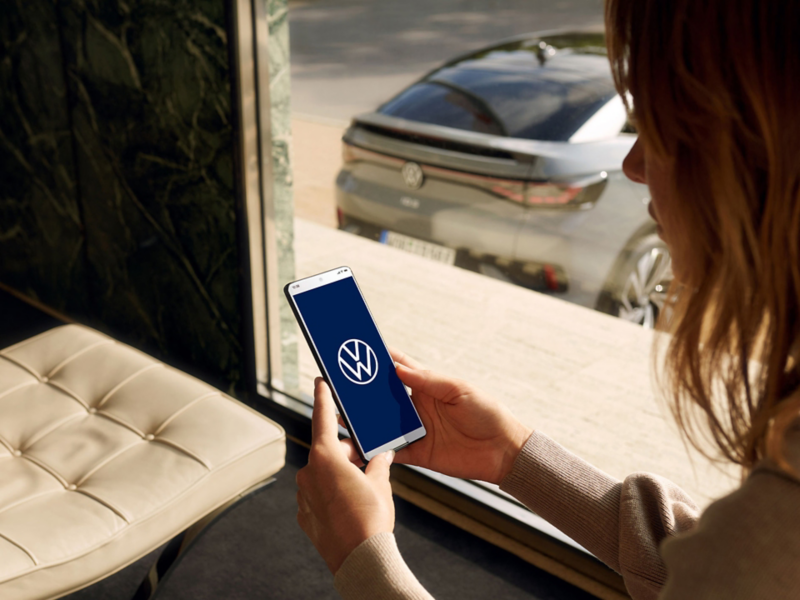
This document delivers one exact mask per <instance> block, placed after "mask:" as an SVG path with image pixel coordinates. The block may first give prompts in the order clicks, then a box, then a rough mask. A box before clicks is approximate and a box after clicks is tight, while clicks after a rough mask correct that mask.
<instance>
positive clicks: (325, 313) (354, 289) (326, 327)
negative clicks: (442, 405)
mask: <svg viewBox="0 0 800 600" xmlns="http://www.w3.org/2000/svg"><path fill="white" fill-rule="evenodd" d="M348 272H349V270H348ZM331 273H333V272H331ZM312 279H314V278H309V280H312ZM287 289H288V288H287ZM291 299H293V300H294V303H295V307H296V310H297V312H298V313H299V315H298V316H299V317H300V319H301V326H302V325H304V326H305V330H306V333H307V335H308V337H309V338H310V341H311V344H312V346H313V347H312V350H315V351H316V354H317V356H318V360H319V361H320V362H322V366H323V367H324V370H325V371H326V373H327V379H328V381H329V382H330V383H331V386H332V387H333V391H334V393H335V395H336V396H337V398H338V399H339V402H340V404H341V407H340V408H341V410H342V412H343V413H344V416H345V419H346V420H347V421H349V423H350V426H351V433H352V434H353V435H354V437H355V438H356V440H357V442H358V444H359V445H360V446H361V449H362V451H363V454H364V455H365V456H366V457H367V459H369V458H371V457H372V456H374V455H377V454H379V453H381V452H385V451H387V450H391V449H393V448H397V447H399V446H401V445H405V444H406V443H409V442H411V441H414V440H415V439H419V438H420V437H422V436H423V435H424V434H425V430H424V428H422V421H421V420H420V418H419V415H418V414H417V411H416V409H415V408H414V405H413V404H412V402H411V398H410V397H409V395H408V392H407V391H406V388H405V386H404V385H403V382H401V381H400V378H399V377H398V376H397V373H396V372H395V367H394V361H393V360H392V357H391V355H390V354H389V351H388V350H387V349H386V345H385V344H384V342H383V339H382V338H381V335H380V333H379V332H378V328H377V326H376V325H375V322H374V321H373V319H372V315H371V314H370V312H369V309H368V308H367V305H366V302H365V301H364V298H363V296H362V295H361V291H360V290H359V288H358V286H357V285H356V282H355V279H354V278H353V277H352V276H346V277H343V278H341V279H338V280H337V281H333V282H331V283H326V284H324V285H319V286H318V287H314V288H312V289H309V290H308V291H302V292H300V293H292V294H291ZM404 438H405V440H404Z"/></svg>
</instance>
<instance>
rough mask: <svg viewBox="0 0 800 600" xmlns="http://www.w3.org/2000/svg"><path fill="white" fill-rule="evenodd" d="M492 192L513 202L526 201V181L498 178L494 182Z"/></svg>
mask: <svg viewBox="0 0 800 600" xmlns="http://www.w3.org/2000/svg"><path fill="white" fill-rule="evenodd" d="M491 190H492V192H494V193H495V194H497V195H498V196H503V197H504V198H506V199H507V200H512V201H513V202H520V203H522V202H525V183H524V182H522V181H507V180H497V182H496V183H493V184H492V187H491Z"/></svg>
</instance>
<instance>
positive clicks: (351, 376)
mask: <svg viewBox="0 0 800 600" xmlns="http://www.w3.org/2000/svg"><path fill="white" fill-rule="evenodd" d="M338 358H339V369H341V371H342V375H344V376H345V377H347V379H348V381H352V382H353V383H355V384H356V385H366V384H368V383H371V382H372V381H374V379H375V376H376V375H377V374H378V357H377V356H376V355H375V351H374V350H373V349H372V348H371V347H370V346H369V344H367V343H366V342H363V341H361V340H357V339H351V340H347V341H346V342H344V343H343V344H342V345H341V346H339V357H338Z"/></svg>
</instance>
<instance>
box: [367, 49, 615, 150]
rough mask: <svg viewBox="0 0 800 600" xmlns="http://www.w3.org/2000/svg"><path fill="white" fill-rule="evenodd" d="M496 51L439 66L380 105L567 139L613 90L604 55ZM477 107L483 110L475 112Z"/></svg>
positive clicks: (405, 113) (410, 114) (421, 116)
mask: <svg viewBox="0 0 800 600" xmlns="http://www.w3.org/2000/svg"><path fill="white" fill-rule="evenodd" d="M494 54H495V53H490V54H488V55H486V56H483V57H480V59H476V60H468V61H463V62H460V63H458V64H457V65H455V66H446V67H444V68H442V69H439V70H438V71H435V72H434V73H432V74H431V75H429V76H428V77H427V78H426V79H425V80H424V81H423V82H421V83H419V84H416V85H414V86H412V87H411V88H409V89H407V90H405V91H404V92H402V93H401V94H400V95H398V96H396V97H395V98H394V99H393V100H391V101H389V102H388V103H386V104H385V105H384V106H383V107H381V109H380V112H381V113H383V114H387V115H393V116H398V117H400V116H402V117H404V118H406V119H410V120H414V121H421V122H424V123H433V124H436V125H443V126H446V127H454V128H456V129H466V130H468V131H480V132H482V133H494V134H496V135H508V136H510V137H517V138H524V139H531V140H544V141H558V142H562V141H568V140H569V138H570V137H571V136H572V135H573V134H574V133H575V132H576V131H578V129H580V127H581V125H583V124H584V123H585V122H586V121H587V120H588V119H589V118H590V117H591V116H592V115H593V114H594V113H595V112H597V110H598V109H600V108H601V107H602V106H603V105H605V104H606V103H607V102H608V101H609V100H610V99H611V98H612V97H613V96H614V95H615V94H616V90H615V89H614V84H613V81H612V79H611V72H610V69H609V67H608V61H607V60H606V59H605V58H604V57H600V56H588V55H575V54H565V55H563V56H557V57H555V58H553V59H551V60H548V61H547V62H546V63H545V64H544V65H540V64H539V63H538V61H537V60H536V57H535V56H533V55H532V54H531V53H530V52H524V55H522V56H517V54H523V53H521V52H515V53H514V55H515V56H513V57H509V54H510V53H506V52H504V53H502V54H503V56H502V57H501V58H500V59H498V58H497V57H496V56H494ZM512 58H513V60H512ZM455 90H460V92H456V91H455ZM465 99H466V100H465ZM467 105H470V106H473V107H477V109H473V110H468V109H467V108H465V107H466V106H467ZM476 110H477V113H481V111H483V113H485V114H481V115H480V116H478V114H476ZM492 121H494V123H492Z"/></svg>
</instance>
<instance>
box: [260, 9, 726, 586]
mask: <svg viewBox="0 0 800 600" xmlns="http://www.w3.org/2000/svg"><path fill="white" fill-rule="evenodd" d="M473 4H474V3H473ZM490 4H491V3H489V2H486V7H485V10H478V11H477V12H476V14H477V15H480V16H481V18H480V19H477V20H474V19H473V20H472V21H469V23H472V25H469V24H468V23H466V22H464V23H461V22H460V21H459V20H458V19H459V18H461V17H459V16H458V15H454V14H451V13H449V12H446V11H445V9H444V8H442V7H441V6H439V5H437V4H436V3H428V5H425V6H424V7H423V8H421V10H422V12H415V13H414V14H410V13H409V11H407V10H405V9H404V8H403V5H402V4H401V3H400V2H399V0H384V1H383V2H381V3H378V4H376V3H371V2H367V1H366V0H364V2H348V3H344V2H343V3H341V5H339V4H337V3H336V2H329V3H325V4H324V5H322V4H320V3H298V4H296V5H290V9H289V17H290V22H291V26H292V27H293V30H292V39H293V40H294V42H293V44H294V46H293V48H292V53H291V60H292V61H294V65H293V67H292V76H293V80H292V84H293V94H294V95H293V110H294V113H293V114H292V116H291V129H292V133H293V142H292V143H293V148H294V151H293V154H292V155H291V159H292V163H291V165H292V171H291V181H292V182H293V186H294V201H293V202H292V201H291V198H290V197H289V196H288V194H286V187H285V185H284V183H285V182H287V181H290V175H289V174H287V172H284V171H283V169H284V166H285V164H286V160H287V159H288V157H287V156H286V155H285V153H283V148H284V146H282V145H281V144H283V143H284V140H285V139H287V138H288V123H289V122H288V117H289V115H288V113H287V112H285V108H286V106H287V104H285V102H286V100H287V98H285V97H283V96H281V95H280V93H281V92H280V91H281V90H282V89H283V88H281V87H280V85H279V83H280V82H279V81H278V80H277V79H276V75H275V73H276V71H274V69H275V68H276V66H275V64H273V66H272V68H273V72H272V78H271V80H270V77H269V75H270V73H269V72H267V73H266V75H265V73H264V68H265V67H264V65H265V64H266V63H267V61H266V60H260V61H258V65H257V69H256V72H257V73H259V74H260V75H259V77H258V84H259V85H260V86H261V87H262V89H263V86H264V85H265V82H267V81H271V84H272V85H271V89H270V96H271V101H272V107H273V108H274V107H275V106H280V107H282V110H284V112H283V113H280V111H276V110H273V118H272V120H271V121H270V120H268V119H267V120H266V122H267V123H271V126H272V129H271V130H269V131H267V130H266V129H264V128H263V127H262V130H261V136H262V141H261V143H262V146H261V153H260V156H261V157H262V159H263V157H265V156H266V157H269V156H270V151H271V154H272V155H273V157H274V158H275V159H274V160H273V161H271V162H269V163H268V165H269V166H268V168H269V169H271V170H272V172H271V173H270V174H269V177H266V178H262V179H261V185H262V189H261V197H262V198H263V200H264V215H265V220H264V230H263V233H264V239H263V243H262V245H263V246H265V247H266V254H263V255H260V256H256V255H254V263H257V262H258V261H263V262H264V263H265V265H264V269H263V271H262V272H266V276H267V280H266V282H265V288H266V290H267V294H266V302H267V311H266V314H267V320H268V324H269V328H268V329H269V340H268V343H269V362H268V363H267V360H266V357H262V359H263V362H262V363H260V364H262V365H263V368H262V369H261V371H260V373H259V378H260V383H261V384H262V391H263V393H264V395H265V396H267V397H269V398H270V399H271V400H272V401H273V402H275V403H277V404H280V405H282V406H283V407H285V408H288V409H289V410H290V411H293V413H292V414H299V415H303V416H304V418H307V416H308V415H309V414H310V404H311V393H312V382H313V379H314V377H316V376H317V375H318V369H317V365H316V364H315V362H314V360H313V358H312V356H311V353H310V352H309V350H308V348H307V346H306V344H305V341H304V340H303V338H302V335H301V334H300V332H299V329H298V328H297V326H296V324H295V322H294V319H293V316H292V315H291V312H290V310H289V308H288V305H287V304H286V302H285V300H284V299H283V297H282V294H281V289H282V287H283V285H285V284H286V283H287V282H288V281H290V280H292V279H295V278H301V277H305V276H309V275H312V274H315V273H318V272H322V271H326V270H329V269H332V268H336V267H339V266H342V265H347V266H349V267H351V268H352V270H353V272H354V273H355V276H356V277H357V279H358V281H359V283H360V285H361V287H362V289H363V291H364V294H365V296H366V299H367V302H368V304H369V306H370V308H371V310H372V312H373V314H374V316H375V318H376V320H377V323H378V326H379V328H380V330H381V333H382V334H383V337H384V338H385V339H386V341H387V342H388V343H389V345H390V346H395V347H397V348H399V349H401V350H403V351H404V352H406V353H408V354H410V355H411V356H413V357H414V358H416V359H417V360H419V361H420V362H422V363H424V364H426V365H427V366H428V367H429V368H432V369H435V370H439V371H443V372H446V373H449V374H451V375H453V376H456V377H461V378H464V379H467V380H469V381H471V382H473V383H475V384H476V385H478V386H479V387H481V388H483V389H484V390H485V391H486V392H487V393H490V394H492V395H493V396H495V397H497V398H499V399H501V400H502V401H503V402H505V403H506V404H507V405H508V406H510V407H511V409H512V411H513V412H514V413H515V414H516V415H517V416H518V418H520V419H522V420H523V421H525V422H527V423H529V424H530V425H532V426H534V427H535V428H536V429H538V430H540V431H543V432H546V433H547V434H548V435H550V436H551V437H553V438H554V439H555V440H556V441H558V442H560V443H562V444H563V445H565V446H566V447H567V448H569V449H570V450H572V451H574V452H575V453H576V454H578V455H580V456H582V457H584V458H586V459H587V460H589V461H591V462H593V463H594V464H595V465H597V466H598V467H599V468H602V469H604V470H606V471H607V472H609V473H611V474H612V475H614V476H616V477H618V478H623V477H625V476H626V475H627V474H629V473H631V472H634V471H643V470H644V471H651V472H654V473H658V474H659V475H662V476H665V477H667V478H670V479H672V480H673V481H676V482H677V483H678V484H680V485H682V486H683V487H684V488H685V489H686V490H687V491H688V492H689V493H690V494H692V495H693V496H694V497H695V499H696V500H698V502H699V503H700V504H705V503H707V502H708V501H709V500H710V499H711V498H712V497H714V496H717V495H719V494H720V493H722V492H724V491H726V490H727V489H728V488H729V487H731V486H732V485H733V480H731V479H730V478H728V476H727V475H725V474H724V473H721V472H718V471H716V470H714V469H706V468H705V467H704V466H703V465H704V463H701V461H700V460H697V461H696V462H695V464H694V465H692V464H691V463H689V462H688V461H687V458H686V453H685V448H684V446H683V445H682V443H681V441H680V439H679V438H678V437H677V435H676V433H675V431H674V429H672V428H671V426H670V424H669V420H668V418H667V416H666V413H665V411H663V410H661V409H660V408H659V404H658V403H657V401H656V399H655V394H654V392H653V390H652V388H651V379H650V364H651V361H650V358H649V352H650V348H651V342H652V332H650V331H649V330H648V329H647V327H648V326H652V324H653V322H654V320H655V319H656V318H657V315H658V311H659V310H660V303H661V302H663V294H664V293H665V292H666V286H667V285H668V283H669V280H670V278H671V271H670V262H669V255H668V252H667V250H666V248H665V246H664V244H663V242H661V241H660V240H659V239H658V237H657V236H656V235H655V226H654V223H653V222H652V221H651V220H650V218H649V216H648V213H647V203H648V201H649V196H648V191H647V189H646V188H645V187H644V186H641V185H637V184H634V183H632V182H630V181H628V180H626V179H625V178H624V176H623V175H622V173H621V165H622V160H623V158H624V156H625V154H626V153H627V152H628V150H629V149H630V147H631V145H632V144H633V142H634V140H635V138H634V136H632V135H629V134H626V133H623V130H624V128H625V114H624V110H622V111H621V110H620V107H621V102H619V101H618V100H616V99H615V95H614V94H615V92H614V88H613V84H612V82H611V77H610V70H609V67H608V63H607V61H606V59H605V58H604V56H603V42H602V35H599V34H591V35H585V34H559V35H558V36H544V37H542V36H536V35H532V34H530V33H527V32H530V31H535V30H537V29H540V28H542V29H543V28H544V27H543V25H541V22H540V20H539V19H538V16H537V15H534V14H530V10H531V9H530V8H529V3H527V2H523V1H520V2H512V1H509V3H508V6H507V7H506V8H504V9H503V10H499V11H496V14H495V12H493V9H491V8H490V6H489V5H490ZM354 7H356V8H354ZM564 10H568V8H565V9H564ZM398 11H399V12H398ZM599 11H600V8H599V7H598V9H597V14H594V15H590V16H586V15H584V16H582V17H581V16H580V15H577V14H571V13H570V14H567V13H565V14H563V15H562V16H561V18H563V21H562V22H561V23H563V24H567V23H574V22H575V19H578V20H580V18H584V19H585V24H587V25H589V24H591V23H593V22H595V21H598V20H600V19H602V15H601V14H600V12H599ZM398 14H402V15H403V17H402V18H398ZM514 15H516V17H517V18H515V17H514ZM475 22H480V23H484V25H482V26H481V27H485V30H482V31H483V33H482V34H481V35H476V34H475V31H474V27H475V25H474V23H475ZM454 23H456V24H459V23H460V25H457V26H456V25H453V24H454ZM551 25H553V26H554V25H555V23H551ZM444 32H447V33H448V34H449V35H447V36H445V35H444ZM256 33H257V34H258V28H256ZM515 34H519V38H516V39H514V40H512V41H510V42H509V41H505V42H500V43H498V42H497V39H501V40H502V38H505V37H506V36H508V35H515ZM412 38H413V39H414V40H423V41H422V42H419V43H411V42H410V41H409V40H410V39H412ZM478 38H480V39H478ZM281 39H283V40H284V42H285V38H281V37H280V36H279V35H271V36H270V40H271V43H273V42H274V43H278V42H279V41H280V40H281ZM453 40H456V42H454V41H453ZM542 44H543V45H542ZM258 46H259V47H262V46H261V45H260V44H259V45H258ZM284 50H285V49H284ZM279 52H283V50H280V48H279ZM432 55H435V56H440V57H441V58H442V61H441V63H439V64H431V61H430V58H429V57H430V56H432ZM453 56H455V58H453V59H451V60H449V61H448V57H453ZM262 58H263V57H262ZM286 67H287V65H283V67H282V69H283V71H281V73H282V74H281V77H285V76H286V71H285V69H286ZM426 71H427V72H428V73H429V74H428V75H425V73H426ZM264 97H265V94H263V93H262V94H261V95H260V99H259V103H260V102H261V100H262V99H263V98H264ZM387 99H388V100H387ZM276 103H277V104H276ZM281 103H283V104H281ZM269 108H270V107H269V104H267V105H262V106H261V108H260V109H259V115H261V119H262V123H264V119H265V117H264V116H263V115H265V114H268V112H269V110H268V109H269ZM276 113H278V114H283V115H284V117H286V118H287V122H286V123H285V124H281V123H278V124H277V125H276V121H275V119H276V117H275V114H276ZM284 126H285V129H280V128H281V127H284ZM343 137H344V143H343V141H342V138H343ZM264 140H267V142H264ZM270 143H271V147H270V146H269V144H270ZM265 144H267V145H265ZM408 163H415V164H416V165H417V166H418V167H419V170H420V172H421V174H422V177H421V178H419V177H415V178H412V179H411V180H408V179H407V178H404V176H403V168H404V166H406V165H407V164H408ZM265 168H267V167H265ZM280 185H284V188H282V189H280V190H279V189H277V187H275V186H280ZM583 190H591V191H592V193H591V194H586V193H584V194H583V195H581V193H582V191H583ZM576 199H577V200H579V201H574V200H576ZM254 235H255V236H256V237H257V236H258V233H257V232H256V233H255V234H254ZM251 239H252V238H251ZM259 243H261V242H259ZM256 246H258V244H256ZM258 247H261V246H258ZM254 269H255V271H254V272H256V271H258V265H256V266H255V267H254ZM603 313H605V314H603ZM612 317H613V318H612ZM265 329H266V327H265ZM256 343H257V351H258V347H259V341H258V339H257V342H256ZM263 344H264V347H266V344H267V341H266V340H264V341H263ZM398 473H399V474H400V475H399V476H401V477H406V478H407V479H406V480H405V481H406V483H409V482H410V483H409V485H412V484H413V485H415V486H418V488H417V489H418V490H424V491H423V492H421V493H424V494H426V495H427V496H430V497H432V498H434V499H436V500H437V501H441V502H443V503H448V504H449V505H450V506H457V507H458V508H457V509H458V510H459V511H460V512H462V513H467V514H474V515H478V516H476V517H475V518H483V517H485V518H486V523H491V527H494V528H498V529H502V530H503V532H504V534H507V535H512V533H509V531H510V530H509V529H508V527H510V525H508V524H509V523H513V524H514V527H516V526H519V527H521V528H522V529H520V530H515V531H517V532H519V531H524V532H527V533H521V534H519V536H518V537H517V538H515V539H517V540H523V539H525V540H529V538H526V537H525V536H527V535H529V534H530V532H531V531H533V532H538V533H537V534H536V535H540V534H541V535H544V536H545V537H547V539H549V540H551V542H547V543H552V544H554V546H547V544H544V545H543V546H540V549H541V548H544V547H545V546H546V547H548V548H550V550H541V551H542V552H545V553H549V555H550V556H555V555H558V556H559V557H561V558H559V560H561V559H562V558H563V549H564V548H565V547H569V548H571V549H572V550H575V551H577V552H579V553H580V552H581V551H580V550H579V549H576V548H575V546H574V545H571V542H570V540H567V539H566V538H564V537H563V536H561V537H559V536H560V535H561V534H559V533H558V532H556V531H554V530H552V528H549V526H548V525H547V524H545V523H544V522H542V521H541V520H540V519H539V520H537V519H538V517H536V516H535V515H532V514H530V513H529V512H528V511H526V510H525V509H524V508H522V507H521V506H520V505H519V504H518V503H515V502H514V501H513V500H512V499H509V498H507V497H505V496H504V495H503V494H502V493H500V492H499V491H498V490H497V489H495V488H493V487H492V486H488V485H485V484H482V483H480V482H465V481H455V480H451V479H449V478H446V477H441V476H439V475H437V474H433V473H423V472H419V471H408V470H398ZM464 498H468V499H469V501H470V502H473V504H471V505H470V507H471V508H470V507H466V505H465V504H463V503H464V502H466V501H465V500H463V499H464ZM485 506H490V507H491V508H489V509H485V512H483V513H482V512H481V510H483V509H481V508H480V507H485ZM476 507H477V508H476ZM470 511H472V512H470ZM498 514H502V515H503V517H502V519H499V518H497V515H498ZM480 515H483V516H482V517H480ZM491 515H494V516H491ZM542 532H544V533H542ZM513 535H517V533H514V534H513ZM530 535H533V534H530ZM552 540H555V541H552ZM524 543H528V542H527V541H525V542H524ZM555 546H558V548H560V550H553V548H554V547H555ZM572 550H570V551H572ZM583 556H585V554H584V555H583ZM594 576H595V575H592V577H594ZM598 577H600V576H598Z"/></svg>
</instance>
